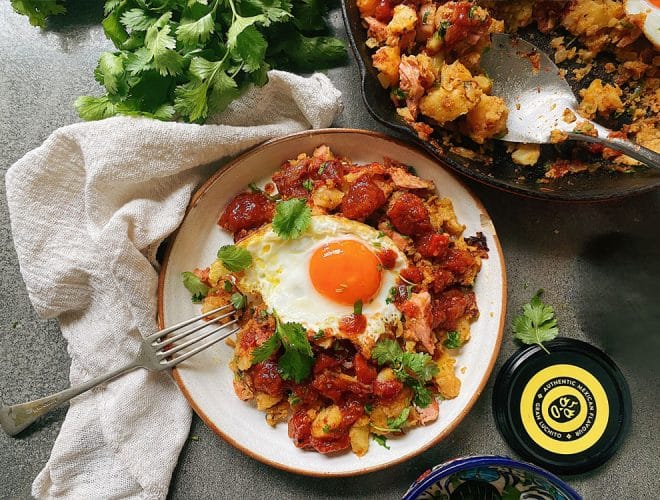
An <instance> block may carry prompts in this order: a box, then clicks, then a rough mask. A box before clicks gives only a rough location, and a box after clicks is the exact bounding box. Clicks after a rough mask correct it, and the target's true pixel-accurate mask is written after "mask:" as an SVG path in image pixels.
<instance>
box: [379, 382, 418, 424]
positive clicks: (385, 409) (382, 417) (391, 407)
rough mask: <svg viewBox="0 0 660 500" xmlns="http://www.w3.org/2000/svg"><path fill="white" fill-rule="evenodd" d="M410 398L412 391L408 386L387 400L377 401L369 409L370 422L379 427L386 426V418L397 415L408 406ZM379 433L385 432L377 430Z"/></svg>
mask: <svg viewBox="0 0 660 500" xmlns="http://www.w3.org/2000/svg"><path fill="white" fill-rule="evenodd" d="M411 399H412V391H411V390H410V388H409V387H405V386H404V388H403V390H402V391H401V392H400V393H399V394H397V395H396V396H395V397H393V398H392V399H390V400H387V401H381V402H380V403H378V404H377V405H376V406H375V407H374V409H373V410H372V411H371V416H370V417H371V422H372V423H373V425H375V426H377V427H380V428H383V429H385V428H387V419H388V418H396V417H398V416H399V415H400V414H401V412H402V411H403V409H404V408H406V407H408V406H410V400H411ZM378 432H379V434H386V433H385V432H383V431H378Z"/></svg>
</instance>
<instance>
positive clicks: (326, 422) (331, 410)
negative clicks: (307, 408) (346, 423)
mask: <svg viewBox="0 0 660 500" xmlns="http://www.w3.org/2000/svg"><path fill="white" fill-rule="evenodd" d="M341 418H342V415H341V410H340V409H339V406H337V405H330V406H327V407H325V408H323V409H322V410H321V411H319V413H318V415H316V418H315V419H314V420H313V421H312V436H314V437H315V438H322V437H324V436H325V435H326V434H327V433H328V432H330V431H333V430H335V429H337V428H338V427H339V426H340V425H341Z"/></svg>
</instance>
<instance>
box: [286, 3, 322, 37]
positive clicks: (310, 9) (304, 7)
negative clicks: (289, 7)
mask: <svg viewBox="0 0 660 500" xmlns="http://www.w3.org/2000/svg"><path fill="white" fill-rule="evenodd" d="M327 10H328V8H327V2H326V1H325V0H299V1H297V2H296V3H295V5H294V7H293V23H294V24H295V25H296V27H297V28H298V29H299V30H300V31H303V32H314V31H325V30H327V29H328V26H327V24H326V22H325V19H323V16H324V15H325V14H326V12H327Z"/></svg>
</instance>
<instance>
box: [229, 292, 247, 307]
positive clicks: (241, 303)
mask: <svg viewBox="0 0 660 500" xmlns="http://www.w3.org/2000/svg"><path fill="white" fill-rule="evenodd" d="M231 305H233V306H234V309H237V310H238V309H245V306H246V305H247V297H246V296H245V295H243V294H242V293H238V292H236V293H234V294H232V296H231Z"/></svg>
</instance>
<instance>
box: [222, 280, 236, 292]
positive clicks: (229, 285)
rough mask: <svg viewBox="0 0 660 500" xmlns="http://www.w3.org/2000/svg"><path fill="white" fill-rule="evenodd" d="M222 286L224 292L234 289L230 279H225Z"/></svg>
mask: <svg viewBox="0 0 660 500" xmlns="http://www.w3.org/2000/svg"><path fill="white" fill-rule="evenodd" d="M222 288H223V289H224V290H225V292H231V291H232V290H233V289H234V285H233V284H232V282H231V281H229V280H225V282H224V284H223V286H222Z"/></svg>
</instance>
